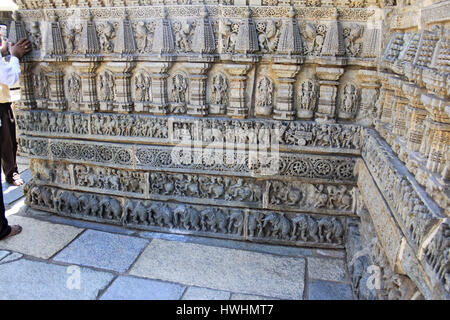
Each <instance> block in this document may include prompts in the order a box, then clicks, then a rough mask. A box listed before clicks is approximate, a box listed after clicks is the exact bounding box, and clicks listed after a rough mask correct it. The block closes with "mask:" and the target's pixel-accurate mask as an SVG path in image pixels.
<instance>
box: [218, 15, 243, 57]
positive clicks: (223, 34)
mask: <svg viewBox="0 0 450 320" xmlns="http://www.w3.org/2000/svg"><path fill="white" fill-rule="evenodd" d="M238 31H239V24H237V23H233V22H232V21H231V20H229V19H226V20H221V21H220V22H219V34H220V39H221V41H222V52H224V53H231V52H233V51H234V46H235V44H236V38H237V34H238Z"/></svg>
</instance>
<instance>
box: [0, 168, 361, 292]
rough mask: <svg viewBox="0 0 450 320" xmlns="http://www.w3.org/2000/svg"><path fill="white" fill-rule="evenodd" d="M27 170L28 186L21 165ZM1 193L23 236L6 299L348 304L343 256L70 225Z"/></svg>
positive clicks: (11, 248)
mask: <svg viewBox="0 0 450 320" xmlns="http://www.w3.org/2000/svg"><path fill="white" fill-rule="evenodd" d="M22 160H23V159H22ZM21 169H23V170H22V176H23V177H24V178H25V179H26V180H27V179H29V178H30V177H29V176H28V174H29V173H28V171H27V170H26V162H25V161H24V162H23V163H22V164H21ZM3 190H9V191H8V192H7V193H6V195H5V203H6V205H7V208H8V210H7V217H8V219H9V221H10V223H12V224H15V223H18V224H21V225H22V227H23V231H22V233H21V234H19V235H17V236H15V237H12V238H9V239H7V240H3V241H0V283H1V284H2V287H5V288H8V289H7V290H2V291H1V292H0V299H7V300H11V299H100V300H116V299H121V300H122V299H127V300H133V299H149V300H159V299H163V300H267V299H294V300H303V299H314V300H321V299H352V291H351V286H350V279H349V276H348V272H347V270H346V265H345V263H344V260H345V252H344V251H343V250H324V249H306V248H295V247H285V246H274V245H264V244H256V243H248V242H240V241H233V240H221V239H211V238H203V237H193V236H185V235H177V234H164V233H156V232H142V231H137V230H132V229H125V228H122V227H117V226H109V225H103V224H98V223H93V222H86V221H80V220H72V219H68V218H64V217H58V216H55V215H51V214H48V213H45V212H39V211H35V210H31V209H28V208H26V207H25V206H24V201H23V200H24V199H23V193H22V194H21V188H15V187H11V186H8V185H7V184H3Z"/></svg>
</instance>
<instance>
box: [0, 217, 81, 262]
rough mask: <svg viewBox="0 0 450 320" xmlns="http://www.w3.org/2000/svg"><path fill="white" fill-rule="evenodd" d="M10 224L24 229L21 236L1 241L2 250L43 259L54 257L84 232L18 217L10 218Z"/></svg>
mask: <svg viewBox="0 0 450 320" xmlns="http://www.w3.org/2000/svg"><path fill="white" fill-rule="evenodd" d="M8 222H9V224H10V225H14V224H19V225H21V226H22V228H23V229H22V232H21V233H20V234H18V235H16V236H14V237H10V238H6V239H3V240H2V241H0V249H4V250H12V251H18V252H21V253H24V254H27V255H31V256H34V257H38V258H42V259H48V258H50V257H52V256H53V255H54V254H55V253H57V252H58V251H60V250H61V249H63V248H64V247H65V246H66V245H67V244H68V243H70V242H71V241H72V240H73V239H74V238H75V237H76V236H77V235H78V234H79V233H80V232H82V231H83V230H84V229H80V228H75V227H72V226H66V225H62V224H53V223H49V222H45V221H39V220H36V219H33V218H29V217H22V216H17V215H11V216H8Z"/></svg>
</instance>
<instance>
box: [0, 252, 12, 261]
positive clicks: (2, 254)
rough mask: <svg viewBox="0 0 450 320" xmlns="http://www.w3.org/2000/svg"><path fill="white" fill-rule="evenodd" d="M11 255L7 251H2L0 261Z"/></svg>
mask: <svg viewBox="0 0 450 320" xmlns="http://www.w3.org/2000/svg"><path fill="white" fill-rule="evenodd" d="M10 253H11V252H9V251H6V250H0V261H1V260H2V259H3V258H4V257H6V256H7V255H8V254H10Z"/></svg>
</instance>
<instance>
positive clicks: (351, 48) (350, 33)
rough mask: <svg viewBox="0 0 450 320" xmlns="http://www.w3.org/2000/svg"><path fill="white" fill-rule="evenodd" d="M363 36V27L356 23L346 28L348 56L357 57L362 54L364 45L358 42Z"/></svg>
mask: <svg viewBox="0 0 450 320" xmlns="http://www.w3.org/2000/svg"><path fill="white" fill-rule="evenodd" d="M362 34H363V27H362V26H360V25H359V24H356V23H354V24H352V25H351V26H349V27H346V28H344V30H343V35H344V41H345V50H346V53H347V55H348V56H352V57H357V56H359V54H360V53H361V48H362V43H360V42H358V43H357V40H358V39H360V38H361V37H362Z"/></svg>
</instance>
